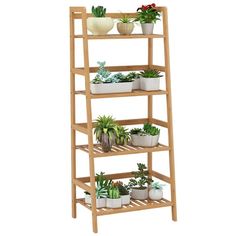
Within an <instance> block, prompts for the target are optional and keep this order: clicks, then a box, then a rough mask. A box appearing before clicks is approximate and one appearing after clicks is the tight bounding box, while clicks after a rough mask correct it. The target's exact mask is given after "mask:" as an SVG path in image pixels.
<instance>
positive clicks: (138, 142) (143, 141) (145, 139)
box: [131, 134, 160, 147]
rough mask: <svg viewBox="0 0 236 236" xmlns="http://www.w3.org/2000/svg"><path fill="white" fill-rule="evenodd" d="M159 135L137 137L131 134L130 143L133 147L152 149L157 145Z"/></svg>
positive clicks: (137, 135)
mask: <svg viewBox="0 0 236 236" xmlns="http://www.w3.org/2000/svg"><path fill="white" fill-rule="evenodd" d="M159 137H160V135H159V134H158V135H154V136H152V135H145V136H142V135H139V134H131V143H132V145H133V146H141V147H153V146H156V145H157V144H158V141H159Z"/></svg>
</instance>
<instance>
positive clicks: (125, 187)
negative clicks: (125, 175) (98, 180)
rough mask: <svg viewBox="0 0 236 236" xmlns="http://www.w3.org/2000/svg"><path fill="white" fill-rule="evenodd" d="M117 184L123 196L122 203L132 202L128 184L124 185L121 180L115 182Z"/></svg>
mask: <svg viewBox="0 0 236 236" xmlns="http://www.w3.org/2000/svg"><path fill="white" fill-rule="evenodd" d="M115 186H117V187H118V189H119V192H120V197H121V204H122V205H129V204H130V193H129V187H128V185H124V184H123V183H122V182H121V181H118V182H115Z"/></svg>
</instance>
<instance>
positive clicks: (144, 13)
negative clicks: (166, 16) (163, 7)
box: [135, 4, 161, 24]
mask: <svg viewBox="0 0 236 236" xmlns="http://www.w3.org/2000/svg"><path fill="white" fill-rule="evenodd" d="M152 5H153V4H152ZM152 5H147V6H142V7H140V8H138V9H137V12H138V17H137V18H136V19H135V21H140V23H141V24H145V23H156V22H157V21H158V20H160V16H161V14H160V12H159V11H157V10H156V9H155V8H153V7H154V6H152Z"/></svg>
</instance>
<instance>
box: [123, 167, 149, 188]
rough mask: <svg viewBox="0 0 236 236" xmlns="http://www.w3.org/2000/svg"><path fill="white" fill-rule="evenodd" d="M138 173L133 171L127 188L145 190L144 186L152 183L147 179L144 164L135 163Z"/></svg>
mask: <svg viewBox="0 0 236 236" xmlns="http://www.w3.org/2000/svg"><path fill="white" fill-rule="evenodd" d="M137 166H138V171H133V172H132V174H133V175H134V178H131V179H130V180H129V184H128V185H129V187H131V188H134V187H135V186H137V188H138V189H146V188H147V187H146V184H150V183H152V181H153V180H152V179H151V178H149V177H148V170H147V167H146V165H145V164H142V163H137Z"/></svg>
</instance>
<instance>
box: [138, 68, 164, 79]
mask: <svg viewBox="0 0 236 236" xmlns="http://www.w3.org/2000/svg"><path fill="white" fill-rule="evenodd" d="M140 75H141V76H142V77H143V78H160V77H163V75H161V72H160V71H157V70H154V69H149V70H144V71H142V72H140Z"/></svg>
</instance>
